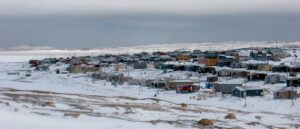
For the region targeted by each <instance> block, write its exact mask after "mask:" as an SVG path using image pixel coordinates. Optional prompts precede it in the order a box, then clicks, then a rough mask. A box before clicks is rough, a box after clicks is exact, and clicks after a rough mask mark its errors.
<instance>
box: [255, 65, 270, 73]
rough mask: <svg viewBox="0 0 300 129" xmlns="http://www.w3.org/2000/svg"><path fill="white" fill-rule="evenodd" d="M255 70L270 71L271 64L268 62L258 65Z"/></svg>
mask: <svg viewBox="0 0 300 129" xmlns="http://www.w3.org/2000/svg"><path fill="white" fill-rule="evenodd" d="M257 70H259V71H272V65H269V64H265V65H259V66H258V68H257Z"/></svg>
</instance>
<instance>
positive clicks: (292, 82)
mask: <svg viewBox="0 0 300 129" xmlns="http://www.w3.org/2000/svg"><path fill="white" fill-rule="evenodd" d="M286 84H287V86H288V87H290V86H294V87H300V78H299V77H295V78H288V79H287V80H286Z"/></svg>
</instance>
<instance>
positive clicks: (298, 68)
mask: <svg viewBox="0 0 300 129" xmlns="http://www.w3.org/2000/svg"><path fill="white" fill-rule="evenodd" d="M290 73H294V74H296V73H300V66H291V67H290Z"/></svg>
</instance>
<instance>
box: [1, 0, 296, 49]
mask: <svg viewBox="0 0 300 129" xmlns="http://www.w3.org/2000/svg"><path fill="white" fill-rule="evenodd" d="M299 34H300V0H0V45H1V46H2V47H13V46H17V45H38V46H53V47H61V48H65V47H67V48H74V47H117V46H128V45H137V44H149V43H173V42H220V41H237V40H239V41H299V40H300V36H299ZM70 44H71V45H70Z"/></svg>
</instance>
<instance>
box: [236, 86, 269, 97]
mask: <svg viewBox="0 0 300 129" xmlns="http://www.w3.org/2000/svg"><path fill="white" fill-rule="evenodd" d="M232 96H235V97H240V98H245V97H246V96H264V89H263V88H259V87H235V88H234V89H233V90H232Z"/></svg>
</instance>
